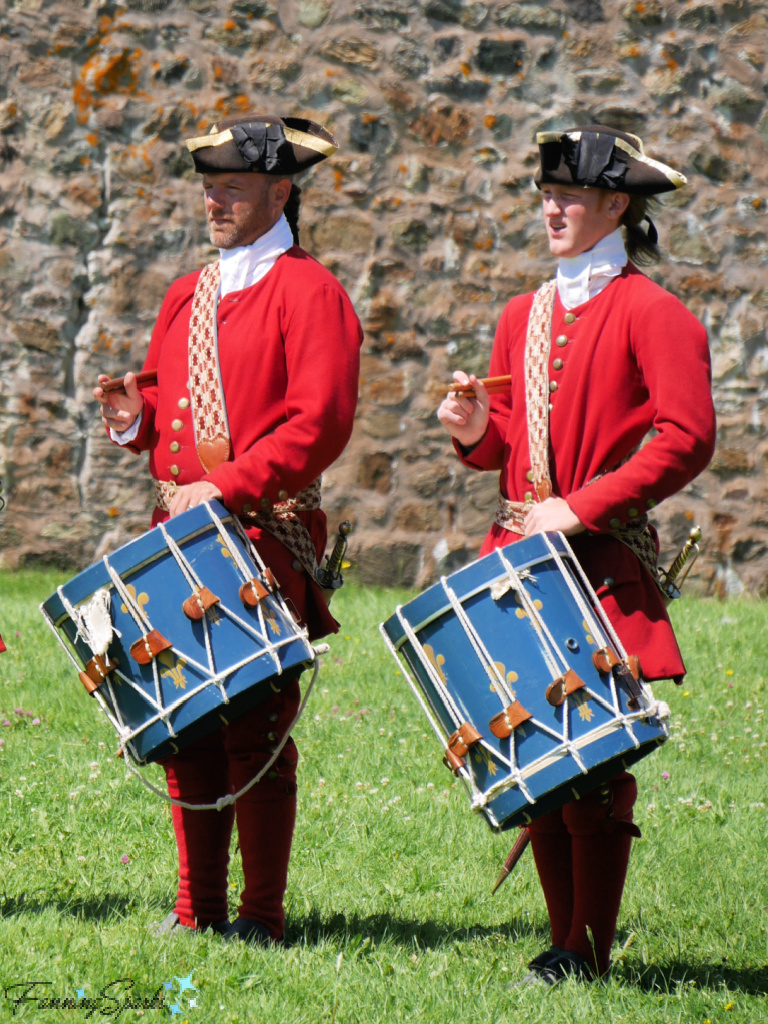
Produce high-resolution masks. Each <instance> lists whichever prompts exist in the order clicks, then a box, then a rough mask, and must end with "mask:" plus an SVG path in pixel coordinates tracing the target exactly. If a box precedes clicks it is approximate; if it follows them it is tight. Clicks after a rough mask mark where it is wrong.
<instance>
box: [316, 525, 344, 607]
mask: <svg viewBox="0 0 768 1024" xmlns="http://www.w3.org/2000/svg"><path fill="white" fill-rule="evenodd" d="M351 531H352V524H351V523H350V522H349V520H348V519H345V520H344V522H343V523H342V524H341V525H340V526H339V535H338V536H337V538H336V543H335V544H334V545H333V550H332V551H331V553H330V555H327V556H326V559H325V565H324V566H318V567H317V569H316V570H315V582H316V583H318V584H319V585H320V586H321V587H322V588H323V590H338V589H339V587H341V586H343V584H344V577H343V576H342V575H341V567H342V565H343V563H344V555H345V554H346V553H347V536H348V535H349V534H350V533H351Z"/></svg>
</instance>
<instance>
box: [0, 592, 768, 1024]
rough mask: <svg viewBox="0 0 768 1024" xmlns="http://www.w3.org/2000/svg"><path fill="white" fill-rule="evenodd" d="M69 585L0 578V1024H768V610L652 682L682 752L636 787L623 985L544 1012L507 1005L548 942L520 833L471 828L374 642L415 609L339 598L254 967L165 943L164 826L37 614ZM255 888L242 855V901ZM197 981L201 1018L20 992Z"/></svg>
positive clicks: (698, 633)
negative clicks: (276, 946)
mask: <svg viewBox="0 0 768 1024" xmlns="http://www.w3.org/2000/svg"><path fill="white" fill-rule="evenodd" d="M62 581H63V580H62V578H61V577H56V576H55V575H54V574H47V575H42V574H31V573H23V574H22V573H18V574H8V573H6V574H0V633H2V635H3V637H4V638H5V640H6V643H7V644H8V647H9V650H8V652H7V653H6V654H3V655H0V710H2V714H0V723H2V722H5V721H7V722H9V723H10V724H9V725H1V724H0V739H2V740H3V741H4V742H3V744H2V746H0V807H2V811H0V833H1V835H2V839H1V842H2V847H1V849H2V862H1V863H2V871H1V874H0V878H1V881H0V1021H5V1020H8V1021H11V1020H13V1021H24V1022H26V1021H30V1022H31V1021H34V1022H38V1021H39V1022H43V1024H47V1022H50V1024H56V1022H57V1021H61V1022H63V1024H66V1022H68V1021H72V1022H79V1021H82V1020H85V1019H88V1020H93V1021H99V1020H107V1019H109V1020H120V1021H139V1020H142V1021H147V1022H149V1024H152V1022H153V1021H159V1020H163V1019H165V1018H166V1017H168V1018H169V1019H173V1020H174V1021H177V1022H184V1021H189V1024H208V1022H217V1024H219V1022H221V1024H234V1022H240V1024H245V1022H248V1024H251V1022H253V1024H283V1022H285V1024H304V1022H306V1024H310V1022H312V1024H314V1022H321V1021H327V1022H339V1024H341V1022H344V1024H352V1022H354V1024H358V1022H378V1021H382V1022H383V1021H414V1022H416V1021H418V1022H425V1024H426V1022H430V1024H432V1022H436V1024H443V1022H445V1024H448V1022H454V1021H456V1020H457V1019H466V1020H469V1019H471V1020H474V1021H482V1022H489V1024H502V1022H509V1024H513V1022H514V1024H520V1022H526V1024H527V1022H531V1024H533V1022H538V1021H542V1022H544V1021H546V1022H547V1024H565V1022H568V1024H573V1022H585V1024H600V1022H604V1021H605V1022H620V1021H622V1022H623V1021H626V1022H632V1024H636V1022H641V1021H642V1022H660V1021H664V1022H672V1021H684V1022H688V1021H691V1022H700V1024H704V1022H705V1021H707V1020H708V1021H710V1022H711V1024H725V1022H730V1024H736V1022H750V1024H751V1022H754V1021H760V1020H768V1006H766V998H765V995H764V993H765V992H766V990H767V988H768V924H767V922H768V917H767V915H766V911H767V909H768V883H767V882H766V871H765V856H766V847H767V845H768V844H767V842H766V840H768V809H767V807H766V804H768V799H767V798H766V794H765V787H766V762H767V761H768V746H767V745H766V741H767V740H768V728H766V723H765V722H764V717H765V715H764V714H763V711H764V708H765V706H766V704H768V695H767V683H766V679H767V678H768V669H766V665H765V660H764V658H763V657H762V654H763V649H764V646H765V643H764V637H765V636H766V628H767V627H768V605H766V604H763V603H759V602H754V603H750V602H740V603H714V602H704V601H697V602H695V601H685V600H684V601H681V602H678V603H677V604H676V605H675V607H674V618H675V622H676V624H677V625H678V626H679V637H680V640H681V645H682V647H683V650H684V652H685V654H686V660H687V663H688V668H689V677H688V680H687V683H686V685H685V686H684V687H683V688H675V687H673V686H672V685H671V684H657V686H656V693H657V696H662V697H663V698H664V699H667V700H668V702H669V703H670V705H671V707H672V714H673V730H672V732H673V738H672V741H671V742H670V743H668V744H666V746H665V747H664V748H662V749H661V750H660V751H658V752H657V753H655V754H654V755H652V756H651V757H649V758H646V759H645V760H644V761H642V762H641V763H640V764H639V765H637V766H636V769H635V774H636V775H637V776H638V781H639V784H640V798H639V800H638V804H637V807H636V820H637V821H638V823H639V825H640V827H641V828H642V830H643V834H644V838H643V839H642V840H641V841H640V842H638V843H636V844H635V849H634V852H633V857H632V861H631V864H630V873H629V878H628V881H627V888H626V891H625V898H624V903H623V906H622V913H621V917H620V920H619V934H618V936H617V942H616V946H615V957H616V965H615V969H614V971H613V974H612V976H611V978H610V980H609V981H607V982H605V983H602V984H598V985H593V986H578V985H576V984H574V983H571V982H569V983H567V984H564V985H563V986H561V987H559V988H556V989H554V990H551V991H547V992H544V993H542V992H541V990H539V989H534V990H521V989H514V990H512V991H510V990H509V989H508V988H507V987H506V986H507V985H508V984H509V983H510V982H511V981H514V980H517V979H519V978H520V977H521V975H522V974H523V973H524V964H525V963H526V961H527V960H528V959H530V957H531V956H533V955H535V954H536V953H538V952H539V951H540V950H541V948H542V947H543V946H544V945H546V944H547V943H548V927H547V919H546V914H545V910H544V904H543V899H542V896H541V893H540V890H539V887H538V883H537V880H536V875H535V871H534V867H533V861H532V858H531V857H530V854H527V855H526V856H525V858H524V859H523V860H522V861H521V863H520V865H519V866H518V868H517V870H516V872H515V874H514V875H513V876H512V878H510V879H509V880H508V881H507V883H506V884H505V886H504V887H503V888H502V889H501V890H500V891H499V892H498V893H497V895H496V896H491V895H490V890H491V886H492V884H493V881H494V880H495V878H496V875H497V873H498V870H499V868H500V865H501V862H502V861H503V859H504V856H505V855H506V853H507V851H508V848H509V845H510V839H509V838H507V837H495V836H493V835H492V834H491V833H490V831H489V830H488V828H487V826H486V825H485V824H484V823H483V822H482V821H481V820H479V819H477V818H475V817H474V816H473V815H472V814H471V813H470V812H469V809H468V801H467V798H466V795H465V793H464V791H463V789H462V787H461V786H459V785H457V784H456V783H455V781H454V780H453V778H452V776H451V775H450V774H449V773H448V772H447V771H446V769H445V768H443V766H442V764H441V753H440V751H439V750H438V745H437V741H436V740H435V738H434V736H433V734H432V733H431V730H429V729H428V726H427V722H426V719H424V716H423V714H422V712H421V710H420V708H419V707H418V705H417V704H416V701H415V699H414V698H413V695H412V694H411V692H410V690H409V688H408V686H407V684H406V682H405V680H404V679H403V677H402V675H400V674H398V672H397V669H396V666H395V664H394V661H393V660H392V659H391V657H390V655H389V654H388V652H387V651H386V649H385V647H384V645H383V643H382V641H381V639H380V638H379V635H378V631H377V624H378V622H379V621H380V620H381V619H383V618H387V617H388V616H389V615H390V614H392V612H393V611H394V608H395V606H396V604H397V603H398V602H399V601H402V600H404V599H407V596H408V595H404V594H402V593H400V594H397V593H394V592H372V591H363V590H360V589H355V588H354V586H348V587H347V588H345V589H344V590H343V591H341V592H340V593H339V595H338V596H337V597H336V599H335V604H334V611H335V613H336V615H337V616H338V618H339V619H340V620H341V621H342V631H341V633H340V634H339V635H338V636H337V637H334V638H332V639H331V645H332V650H331V653H330V654H329V655H326V656H325V657H324V659H323V662H324V663H323V666H322V668H321V671H320V674H319V676H318V681H317V684H316V689H315V692H314V693H313V695H312V697H311V700H310V703H309V705H308V708H307V712H306V715H305V717H304V719H303V720H302V721H301V723H300V724H299V727H298V730H297V736H296V738H297V741H298V743H299V748H300V751H301V758H302V760H301V766H300V806H299V820H298V826H297V832H296V838H295V844H294V854H293V858H292V861H291V873H290V879H289V888H288V893H287V899H286V909H287V915H288V926H287V928H288V931H287V936H288V940H289V943H290V945H289V947H288V948H287V949H284V950H272V951H263V950H259V949H251V948H249V947H241V946H234V947H233V946H229V945H225V944H224V943H222V942H221V940H219V939H217V938H215V937H211V936H206V935H200V936H197V935H189V934H185V935H180V936H175V937H172V938H168V939H165V940H161V939H156V938H153V937H150V935H149V934H148V931H147V925H148V923H149V922H150V921H153V920H159V919H161V918H162V917H163V916H164V915H165V914H166V913H167V911H168V910H169V909H171V907H172V905H173V898H174V892H175V881H176V879H175V870H176V869H175V850H174V844H173V840H172V835H171V827H170V816H169V813H168V808H167V805H166V804H165V803H164V802H163V801H161V800H160V799H159V798H157V797H155V796H153V795H152V794H151V793H149V792H148V791H147V790H146V789H145V788H144V787H143V786H142V785H141V784H140V783H139V782H138V781H137V780H135V779H132V778H128V777H127V776H126V769H125V766H124V765H123V764H122V762H121V761H118V760H116V759H115V757H114V750H115V747H116V737H115V735H114V734H113V732H112V730H111V727H110V726H109V724H108V723H107V721H106V719H105V718H104V716H103V715H101V714H100V713H99V712H98V708H97V707H96V706H95V704H94V702H93V701H92V700H90V699H89V698H88V697H87V695H86V693H85V691H84V690H83V688H82V686H81V684H80V682H79V681H78V680H77V678H76V674H75V672H74V670H73V667H72V665H71V664H70V663H69V661H68V659H66V658H65V656H64V654H63V652H62V651H61V649H60V648H59V646H58V644H57V643H56V641H55V638H54V637H53V636H52V634H51V633H50V632H49V630H48V629H47V627H46V626H45V624H44V623H43V620H42V617H41V616H40V614H39V612H38V610H37V604H38V602H39V601H40V600H41V599H42V598H44V597H46V596H47V595H48V594H49V593H50V592H51V591H52V590H53V589H54V587H55V586H56V584H57V583H59V582H62ZM15 709H19V710H20V711H21V712H23V713H22V714H19V713H18V712H17V711H16V710H15ZM664 773H665V774H666V775H668V777H665V774H664ZM149 774H150V775H151V776H152V778H153V779H155V780H156V781H157V780H158V779H159V773H158V772H157V771H156V770H155V769H150V770H149ZM125 858H127V863H123V860H124V859H125ZM241 881H242V876H241V872H240V864H239V857H238V855H237V854H236V853H235V854H234V856H233V871H232V890H231V892H232V904H233V907H234V906H235V905H236V900H237V893H238V892H239V889H240V886H241ZM187 977H191V979H192V983H193V984H194V985H195V987H196V988H197V993H196V997H197V1003H198V1005H197V1006H196V1007H188V1006H187V1003H186V998H187V997H188V996H189V995H190V993H186V994H185V1001H184V1012H183V1013H181V1014H174V1015H171V1014H170V1010H169V1009H168V1008H166V1009H165V1010H157V1009H145V1010H144V1011H143V1012H142V1013H141V1015H140V1013H139V1010H137V1009H128V1010H122V1011H119V1012H118V1008H117V1007H115V1006H114V1005H113V1007H112V1012H111V1014H103V1013H101V1010H106V1008H107V1004H106V1001H104V1002H102V1003H101V1005H100V1008H99V1010H95V1009H94V1010H93V1011H92V1013H91V1015H90V1016H88V1017H86V1012H87V1011H84V1010H83V1009H82V1006H81V1008H78V1009H65V1008H61V1007H60V1006H59V1007H49V1008H45V1007H43V1006H39V1005H36V1004H33V1003H28V1004H26V1005H19V1006H17V1007H14V1006H13V1004H12V1002H11V1000H9V999H8V998H7V997H6V996H5V995H4V994H3V990H4V989H5V988H6V987H7V986H10V985H16V984H19V983H22V982H29V981H38V982H47V983H49V984H48V994H47V998H49V999H50V998H51V997H54V999H56V998H57V999H59V1000H66V999H69V998H76V996H75V991H76V989H81V990H82V989H85V993H86V998H91V999H94V998H95V997H96V996H97V994H98V993H99V992H100V991H101V990H102V989H103V988H104V986H105V985H107V984H108V983H110V982H112V981H115V980H117V979H121V978H125V979H131V980H132V981H133V983H134V998H136V999H139V998H141V999H144V998H147V997H149V996H151V995H152V994H153V993H154V992H156V990H157V988H158V986H161V985H162V984H163V983H164V982H171V981H173V982H174V986H175V992H176V993H178V990H179V985H178V982H177V981H175V980H174V979H178V978H187ZM15 991H16V992H17V993H18V991H19V990H15ZM42 993H43V989H42V988H39V989H37V990H36V994H38V995H40V996H41V997H42ZM171 995H172V996H173V993H172V994H171ZM119 999H120V1000H123V999H125V993H123V994H122V995H121V996H120V997H119ZM14 1009H15V1013H14V1012H13V1011H14Z"/></svg>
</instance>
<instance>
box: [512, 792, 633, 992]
mask: <svg viewBox="0 0 768 1024" xmlns="http://www.w3.org/2000/svg"><path fill="white" fill-rule="evenodd" d="M636 799H637V785H636V783H635V779H634V776H633V775H630V774H629V773H628V772H622V774H621V775H618V776H616V778H614V779H611V780H610V781H609V782H608V783H606V784H605V785H603V786H600V787H598V788H597V789H595V790H593V791H592V792H591V793H588V794H587V795H586V796H584V797H582V798H581V799H580V800H574V801H573V802H572V803H569V804H566V805H565V807H561V808H560V809H559V810H557V811H551V812H550V813H549V814H545V815H543V816H542V817H541V818H537V819H536V820H535V821H534V822H532V823H531V825H529V826H528V827H529V830H530V833H531V848H532V849H533V855H534V859H535V861H536V869H537V871H538V873H539V880H540V882H541V887H542V889H543V890H544V899H545V900H546V904H547V912H548V914H549V921H550V925H551V928H552V944H553V945H554V946H560V947H562V948H563V949H569V950H571V952H573V953H578V954H579V955H580V956H582V957H584V959H585V960H586V961H587V963H589V964H590V966H591V967H592V968H593V969H594V970H595V971H596V973H597V974H598V975H602V974H605V973H607V971H608V970H609V968H610V964H611V946H612V944H613V940H614V937H615V934H616V922H617V920H618V916H619V906H620V904H621V896H622V893H623V891H624V880H625V878H626V874H627V865H628V863H629V853H630V848H631V845H632V837H633V836H639V834H640V833H639V830H638V829H637V827H636V826H635V825H633V824H632V817H633V816H632V808H633V806H634V804H635V801H636ZM590 933H591V937H590Z"/></svg>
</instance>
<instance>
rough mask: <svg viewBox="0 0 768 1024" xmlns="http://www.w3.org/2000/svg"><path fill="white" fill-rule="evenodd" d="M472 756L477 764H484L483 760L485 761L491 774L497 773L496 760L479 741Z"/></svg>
mask: <svg viewBox="0 0 768 1024" xmlns="http://www.w3.org/2000/svg"><path fill="white" fill-rule="evenodd" d="M472 757H473V758H474V760H475V763H476V764H483V762H485V767H486V770H487V772H488V774H489V775H495V774H496V772H497V771H498V768H497V767H496V762H495V761H494V760H493V758H492V757H491V755H490V754H489V753H488V751H487V750H486V749H485V747H484V746H482V744H480V743H478V744H477V746H476V747H474V748H473V750H472Z"/></svg>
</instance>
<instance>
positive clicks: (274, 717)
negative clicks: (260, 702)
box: [267, 711, 280, 722]
mask: <svg viewBox="0 0 768 1024" xmlns="http://www.w3.org/2000/svg"><path fill="white" fill-rule="evenodd" d="M279 717H280V715H279V714H278V713H277V711H273V712H272V713H271V714H269V715H267V718H268V719H269V720H270V722H276V721H277V720H278V718H279Z"/></svg>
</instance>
